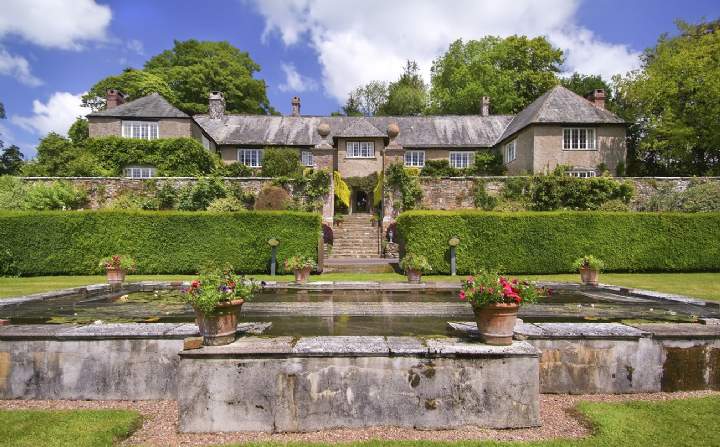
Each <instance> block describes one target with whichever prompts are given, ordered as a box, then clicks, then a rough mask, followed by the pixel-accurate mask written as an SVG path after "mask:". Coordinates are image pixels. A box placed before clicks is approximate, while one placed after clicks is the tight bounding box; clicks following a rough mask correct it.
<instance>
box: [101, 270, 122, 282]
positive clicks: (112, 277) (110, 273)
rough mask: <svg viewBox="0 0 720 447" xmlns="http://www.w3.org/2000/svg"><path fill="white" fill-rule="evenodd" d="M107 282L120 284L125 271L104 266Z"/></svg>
mask: <svg viewBox="0 0 720 447" xmlns="http://www.w3.org/2000/svg"><path fill="white" fill-rule="evenodd" d="M105 273H106V275H107V282H108V284H113V285H114V284H122V283H123V281H125V271H124V270H123V269H116V268H106V269H105Z"/></svg>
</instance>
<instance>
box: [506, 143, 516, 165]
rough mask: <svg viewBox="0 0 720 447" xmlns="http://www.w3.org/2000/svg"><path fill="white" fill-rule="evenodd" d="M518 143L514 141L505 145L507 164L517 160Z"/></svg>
mask: <svg viewBox="0 0 720 447" xmlns="http://www.w3.org/2000/svg"><path fill="white" fill-rule="evenodd" d="M516 141H517V140H512V141H511V142H509V143H508V144H506V145H505V163H510V162H511V161H513V160H515V159H516V158H517V152H516V144H515V142H516Z"/></svg>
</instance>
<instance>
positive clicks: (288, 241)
mask: <svg viewBox="0 0 720 447" xmlns="http://www.w3.org/2000/svg"><path fill="white" fill-rule="evenodd" d="M320 220H321V219H320V216H319V215H318V214H311V213H301V212H289V211H282V212H274V211H255V212H239V213H222V214H220V213H210V212H182V211H164V212H153V211H73V212H63V211H56V212H54V211H45V212H21V211H10V212H2V213H0V253H3V251H4V250H7V251H8V252H9V253H10V260H11V261H12V262H14V263H15V266H16V268H17V270H18V271H19V272H20V274H22V275H28V276H33V275H80V274H91V273H99V271H98V266H97V264H98V260H99V259H101V258H102V257H104V256H108V255H111V254H115V253H122V254H128V255H130V256H132V257H133V258H135V259H136V260H137V263H138V270H137V272H138V273H145V274H156V273H195V272H196V270H197V267H198V266H199V265H201V264H202V263H204V262H207V261H217V262H220V263H224V262H229V263H230V264H232V265H233V266H234V267H235V268H236V269H237V271H239V272H243V273H261V272H267V271H269V270H268V269H269V267H268V266H269V263H270V246H269V245H268V243H267V241H268V240H269V239H271V238H275V239H278V240H279V241H280V245H279V246H278V263H279V265H282V263H283V261H284V260H285V259H286V258H288V257H290V256H293V255H301V256H309V257H311V258H312V259H317V247H318V238H319V237H320V234H321V233H320V231H321V227H320Z"/></svg>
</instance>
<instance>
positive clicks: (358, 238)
mask: <svg viewBox="0 0 720 447" xmlns="http://www.w3.org/2000/svg"><path fill="white" fill-rule="evenodd" d="M371 219H372V214H369V213H355V214H351V215H348V216H345V219H344V220H343V221H342V223H341V224H340V225H337V223H336V224H335V226H334V227H333V240H334V241H333V248H332V254H331V255H330V256H331V258H342V259H347V258H355V259H367V258H379V257H380V247H379V243H378V231H379V230H378V228H377V226H373V224H372V220H371Z"/></svg>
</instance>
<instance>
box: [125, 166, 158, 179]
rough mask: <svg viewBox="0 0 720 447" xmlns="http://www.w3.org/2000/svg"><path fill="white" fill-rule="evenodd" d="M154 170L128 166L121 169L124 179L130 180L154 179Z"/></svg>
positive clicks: (146, 167) (145, 167)
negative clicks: (128, 178)
mask: <svg viewBox="0 0 720 447" xmlns="http://www.w3.org/2000/svg"><path fill="white" fill-rule="evenodd" d="M155 172H156V171H155V168H151V167H149V166H128V167H127V168H125V169H123V173H124V174H125V177H130V178H150V177H155Z"/></svg>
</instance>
